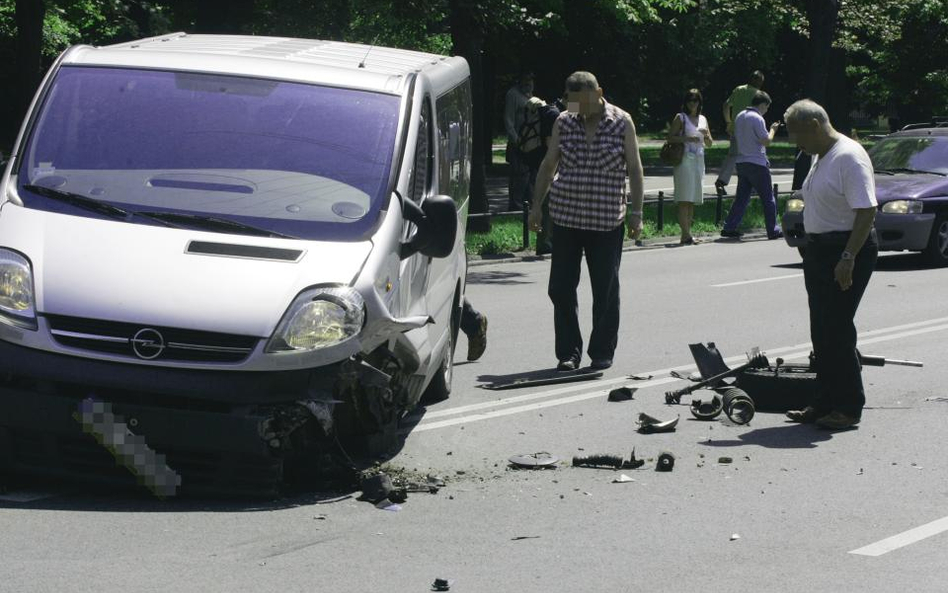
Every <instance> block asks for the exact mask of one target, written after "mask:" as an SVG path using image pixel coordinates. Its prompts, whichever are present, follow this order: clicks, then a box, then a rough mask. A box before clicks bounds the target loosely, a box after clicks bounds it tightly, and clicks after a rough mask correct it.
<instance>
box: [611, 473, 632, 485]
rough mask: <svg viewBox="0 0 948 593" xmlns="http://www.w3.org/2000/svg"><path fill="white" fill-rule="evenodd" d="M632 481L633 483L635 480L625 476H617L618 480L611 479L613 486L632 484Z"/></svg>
mask: <svg viewBox="0 0 948 593" xmlns="http://www.w3.org/2000/svg"><path fill="white" fill-rule="evenodd" d="M634 481H635V478H633V477H630V476H627V475H625V474H619V477H618V478H613V479H612V483H613V484H626V483H628V482H634Z"/></svg>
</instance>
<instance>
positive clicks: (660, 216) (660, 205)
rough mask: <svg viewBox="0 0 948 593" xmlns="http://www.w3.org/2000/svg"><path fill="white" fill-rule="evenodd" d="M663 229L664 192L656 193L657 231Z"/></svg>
mask: <svg viewBox="0 0 948 593" xmlns="http://www.w3.org/2000/svg"><path fill="white" fill-rule="evenodd" d="M663 228H665V192H663V191H660V192H658V230H662V229H663Z"/></svg>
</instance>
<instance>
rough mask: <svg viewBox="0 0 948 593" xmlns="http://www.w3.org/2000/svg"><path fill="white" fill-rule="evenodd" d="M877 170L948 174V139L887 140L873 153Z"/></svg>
mask: <svg viewBox="0 0 948 593" xmlns="http://www.w3.org/2000/svg"><path fill="white" fill-rule="evenodd" d="M869 157H870V158H871V159H872V166H873V168H874V169H875V170H876V171H916V172H927V173H940V174H942V175H944V174H948V136H899V137H893V138H883V139H882V140H880V141H879V142H877V143H876V145H875V146H873V147H872V148H871V149H870V150H869Z"/></svg>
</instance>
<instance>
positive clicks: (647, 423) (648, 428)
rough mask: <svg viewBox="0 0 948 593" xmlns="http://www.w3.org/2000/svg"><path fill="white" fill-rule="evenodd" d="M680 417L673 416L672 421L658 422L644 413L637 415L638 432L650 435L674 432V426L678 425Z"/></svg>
mask: <svg viewBox="0 0 948 593" xmlns="http://www.w3.org/2000/svg"><path fill="white" fill-rule="evenodd" d="M679 418H681V416H680V415H679V416H675V418H674V419H672V420H659V419H658V418H655V417H653V416H649V415H648V414H646V413H644V412H643V413H641V414H639V421H638V424H639V432H641V433H643V434H651V433H655V432H674V431H675V426H676V425H677V424H678V420H679Z"/></svg>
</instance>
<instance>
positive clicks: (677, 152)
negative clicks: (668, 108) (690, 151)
mask: <svg viewBox="0 0 948 593" xmlns="http://www.w3.org/2000/svg"><path fill="white" fill-rule="evenodd" d="M675 117H678V116H677V115H676V116H675ZM684 123H685V122H682V127H681V134H682V136H684V135H685V126H684ZM684 157H685V145H684V143H682V142H669V141H668V140H666V141H665V143H664V144H662V150H661V152H659V153H658V158H659V159H661V161H662V162H663V163H665V164H666V165H668V166H670V167H675V166H677V165H679V164H681V159H683V158H684Z"/></svg>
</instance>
